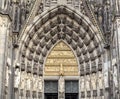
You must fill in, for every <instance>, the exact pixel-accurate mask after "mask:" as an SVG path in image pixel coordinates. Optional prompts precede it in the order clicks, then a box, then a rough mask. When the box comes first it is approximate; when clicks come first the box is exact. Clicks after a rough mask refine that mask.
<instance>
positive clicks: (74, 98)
mask: <svg viewBox="0 0 120 99" xmlns="http://www.w3.org/2000/svg"><path fill="white" fill-rule="evenodd" d="M65 99H78V94H77V93H76V94H75V93H66V94H65Z"/></svg>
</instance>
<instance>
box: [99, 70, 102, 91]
mask: <svg viewBox="0 0 120 99" xmlns="http://www.w3.org/2000/svg"><path fill="white" fill-rule="evenodd" d="M98 74H99V75H98V86H99V88H100V89H103V74H102V72H101V71H99V73H98Z"/></svg>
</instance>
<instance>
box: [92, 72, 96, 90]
mask: <svg viewBox="0 0 120 99" xmlns="http://www.w3.org/2000/svg"><path fill="white" fill-rule="evenodd" d="M96 80H97V78H96V74H95V73H93V74H92V76H91V87H92V89H93V90H96V88H97V83H96Z"/></svg>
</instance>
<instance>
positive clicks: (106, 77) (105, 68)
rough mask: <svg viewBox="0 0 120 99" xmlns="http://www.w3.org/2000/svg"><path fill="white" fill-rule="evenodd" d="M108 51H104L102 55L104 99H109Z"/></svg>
mask: <svg viewBox="0 0 120 99" xmlns="http://www.w3.org/2000/svg"><path fill="white" fill-rule="evenodd" d="M108 57H110V56H109V51H108V50H107V49H106V50H105V53H104V64H103V77H104V88H105V92H104V97H105V99H111V98H110V79H109V78H110V59H108Z"/></svg>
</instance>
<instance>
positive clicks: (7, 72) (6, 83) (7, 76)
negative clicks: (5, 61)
mask: <svg viewBox="0 0 120 99" xmlns="http://www.w3.org/2000/svg"><path fill="white" fill-rule="evenodd" d="M8 69H9V68H8V66H6V78H5V80H6V81H5V85H6V86H8V84H9V70H8Z"/></svg>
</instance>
